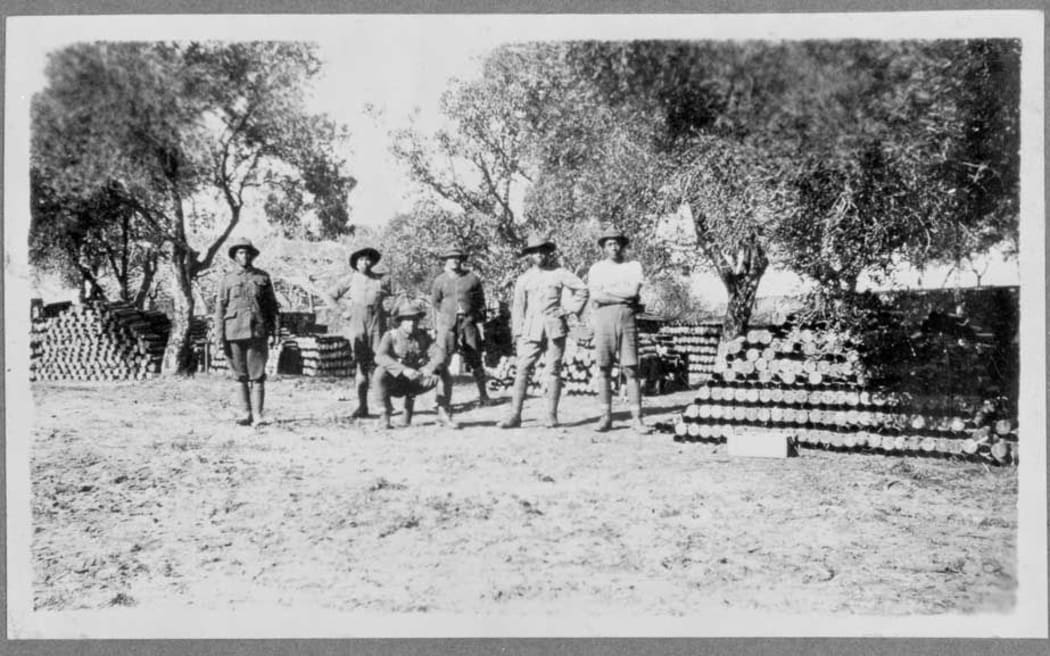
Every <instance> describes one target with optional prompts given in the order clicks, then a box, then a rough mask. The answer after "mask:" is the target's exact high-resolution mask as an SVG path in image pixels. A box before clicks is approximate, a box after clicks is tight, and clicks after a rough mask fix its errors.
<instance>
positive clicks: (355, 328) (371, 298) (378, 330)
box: [330, 271, 393, 370]
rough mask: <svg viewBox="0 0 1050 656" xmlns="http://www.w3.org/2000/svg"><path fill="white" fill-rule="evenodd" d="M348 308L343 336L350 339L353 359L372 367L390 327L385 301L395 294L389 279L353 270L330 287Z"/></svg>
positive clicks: (333, 296)
mask: <svg viewBox="0 0 1050 656" xmlns="http://www.w3.org/2000/svg"><path fill="white" fill-rule="evenodd" d="M330 295H331V296H332V298H334V299H336V300H337V301H339V302H340V305H341V306H343V307H344V308H345V310H344V312H343V314H344V317H345V321H344V323H343V330H342V333H343V336H344V337H346V338H347V340H349V341H350V346H351V349H352V350H353V354H354V362H355V363H359V364H361V365H362V366H364V367H366V368H368V369H369V370H371V369H372V367H373V366H374V364H375V352H376V348H377V347H378V346H379V340H380V338H382V336H383V333H384V332H386V327H387V312H386V304H387V303H388V299H389V298H391V297H392V296H393V290H392V288H391V285H390V279H389V278H387V277H386V276H385V275H383V274H381V273H377V274H372V275H365V274H363V273H361V272H360V271H354V272H352V273H351V274H350V275H349V276H347V277H346V278H344V279H343V280H341V281H340V282H339V283H338V284H337V285H336V286H335V287H333V288H332V290H331V291H330Z"/></svg>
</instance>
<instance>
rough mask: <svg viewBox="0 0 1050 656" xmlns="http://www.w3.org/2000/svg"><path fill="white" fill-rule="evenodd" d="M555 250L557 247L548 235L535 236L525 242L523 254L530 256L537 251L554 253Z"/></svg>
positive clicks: (530, 236)
mask: <svg viewBox="0 0 1050 656" xmlns="http://www.w3.org/2000/svg"><path fill="white" fill-rule="evenodd" d="M555 248H557V247H556V246H555V245H554V242H553V241H551V238H550V237H548V236H547V235H542V234H533V235H529V239H528V241H526V242H525V248H523V249H521V254H522V255H528V254H529V253H535V252H536V251H553V250H554V249H555Z"/></svg>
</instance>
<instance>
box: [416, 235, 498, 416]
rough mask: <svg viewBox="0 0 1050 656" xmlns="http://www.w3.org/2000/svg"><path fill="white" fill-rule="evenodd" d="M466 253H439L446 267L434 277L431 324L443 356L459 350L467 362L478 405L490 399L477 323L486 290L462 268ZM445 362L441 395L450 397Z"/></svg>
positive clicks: (482, 318)
mask: <svg viewBox="0 0 1050 656" xmlns="http://www.w3.org/2000/svg"><path fill="white" fill-rule="evenodd" d="M466 257H467V254H466V252H465V251H464V250H463V249H462V248H451V249H449V250H447V251H445V252H443V253H442V254H441V259H443V260H445V270H444V271H443V272H442V273H441V274H440V275H438V277H437V278H435V279H434V284H433V286H432V287H431V293H430V300H431V302H432V303H433V306H434V315H435V316H434V328H435V332H436V334H437V340H438V341H439V342H441V345H442V349H443V351H444V354H445V357H446V358H447V359H448V360H451V358H452V355H453V354H454V353H457V352H458V353H460V354H461V355H462V356H463V360H464V362H466V363H467V365H468V366H470V370H471V373H472V374H473V375H474V383H475V384H476V385H477V387H478V401H479V402H480V404H481V405H488V404H489V403H490V400H489V395H488V391H487V390H486V389H485V367H484V366H483V365H482V362H481V351H482V334H481V329H480V328H479V325H480V324H482V323H483V322H484V321H485V292H484V289H483V288H482V286H481V278H479V277H478V274H476V273H474V272H473V271H467V270H466V269H464V268H463V261H464V260H465V259H466ZM448 364H449V363H448V362H447V361H446V362H445V363H444V367H443V369H442V371H443V373H442V376H441V387H442V396H444V398H445V399H447V400H449V402H451V400H452V376H451V374H450V373H449V371H448Z"/></svg>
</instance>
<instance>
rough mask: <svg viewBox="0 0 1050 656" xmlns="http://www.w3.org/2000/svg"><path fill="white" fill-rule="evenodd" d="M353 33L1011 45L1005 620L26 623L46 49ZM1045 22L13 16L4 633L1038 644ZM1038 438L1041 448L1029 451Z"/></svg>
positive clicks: (1013, 18)
mask: <svg viewBox="0 0 1050 656" xmlns="http://www.w3.org/2000/svg"><path fill="white" fill-rule="evenodd" d="M354 22H360V23H363V24H366V25H367V26H368V27H369V29H388V30H392V31H393V32H400V33H407V34H425V33H427V32H428V31H430V30H438V31H440V32H442V33H443V34H446V35H448V34H461V35H462V38H464V39H469V40H472V42H475V43H479V44H491V45H496V44H498V43H501V42H507V41H529V40H555V39H558V40H560V39H585V38H586V39H593V38H601V39H633V38H660V39H695V40H703V39H717V40H722V39H762V40H783V39H828V38H834V39H843V38H860V39H938V38H1017V39H1020V40H1021V41H1022V99H1021V134H1022V138H1023V145H1022V160H1021V161H1022V187H1021V226H1020V266H1021V280H1022V284H1021V306H1022V308H1021V317H1022V322H1021V348H1022V357H1021V373H1020V389H1021V390H1024V394H1023V395H1022V397H1021V399H1020V418H1021V427H1022V428H1021V430H1022V431H1023V432H1024V433H1026V437H1027V438H1028V439H1023V438H1022V441H1024V448H1023V450H1022V452H1021V460H1020V464H1019V466H1018V469H1019V473H1018V476H1019V490H1020V491H1019V507H1018V522H1019V531H1018V536H1017V556H1018V567H1017V570H1016V571H1017V572H1018V581H1019V585H1018V589H1017V606H1016V610H1015V612H1013V613H1011V614H1008V615H997V614H986V615H985V614H982V615H938V616H929V615H923V616H905V617H896V616H894V617H862V616H843V615H828V616H824V615H806V616H801V617H800V616H781V615H771V614H764V613H763V614H756V613H743V612H726V613H725V615H724V616H712V615H706V616H705V617H703V618H637V617H630V618H610V617H593V616H590V615H588V614H581V615H580V616H576V617H567V616H560V617H556V618H550V617H537V618H523V617H495V616H492V617H489V616H471V617H460V616H444V615H427V616H424V617H415V616H413V617H408V618H406V617H404V616H391V615H378V616H377V615H365V614H356V613H350V614H345V613H324V612H318V611H316V610H314V609H310V610H309V611H308V612H297V611H295V610H293V611H287V610H285V609H273V608H257V609H252V610H250V611H248V610H246V611H244V612H238V613H235V614H221V613H215V612H208V613H192V612H185V611H180V610H178V609H176V608H165V609H154V610H150V611H143V610H141V609H114V610H106V611H70V612H34V611H33V610H32V592H31V571H32V568H31V566H30V565H31V561H30V551H29V545H30V540H31V535H32V534H31V515H30V508H29V500H30V494H31V481H30V471H29V453H30V426H31V425H32V422H31V414H32V413H31V412H23V410H27V409H31V408H32V404H33V399H32V395H31V394H30V391H29V385H28V371H29V331H28V325H29V302H28V300H29V280H30V277H29V272H30V269H29V265H28V262H27V252H26V248H25V246H26V244H27V240H28V190H29V184H28V166H27V162H28V153H29V109H28V108H29V100H30V97H31V94H32V84H33V83H34V82H33V81H34V80H35V79H36V78H37V77H38V76H39V74H40V73H39V70H37V69H35V68H33V67H35V66H39V65H40V64H41V62H42V60H41V59H40V57H39V53H40V48H41V44H45V45H46V44H50V43H54V44H63V43H68V42H69V40H70V39H76V40H82V41H94V40H144V39H148V40H159V39H177V40H181V39H197V40H203V39H218V40H229V39H231V35H236V39H237V40H259V39H278V40H293V39H294V40H318V39H329V38H333V37H334V36H336V35H337V30H340V29H343V28H344V27H345V26H347V25H350V24H351V23H354ZM1043 38H1044V36H1043V15H1042V13H1040V12H1036V11H959V12H907V13H892V12H883V13H864V14H835V13H827V14H819V13H810V14H802V13H791V14H719V15H698V14H682V15H667V14H662V15H639V14H630V15H622V14H609V15H550V14H547V15H513V16H505V15H398V16H389V15H331V16H325V15H303V16H274V15H256V16H248V15H208V16H206V17H202V16H194V15H187V14H180V15H149V16H45V17H12V18H9V19H8V23H7V43H6V47H7V51H6V62H7V64H6V80H5V81H6V89H5V91H6V107H5V126H4V129H5V153H4V159H5V161H4V183H5V184H4V189H5V194H4V216H5V219H4V221H5V224H4V233H5V239H4V247H5V299H4V304H5V306H4V316H5V326H4V328H5V330H4V334H5V340H6V343H5V352H6V371H5V379H6V386H5V388H6V398H5V399H4V401H5V406H6V408H7V426H6V446H7V452H6V454H5V455H6V458H5V462H6V467H7V470H6V474H7V489H6V494H7V554H8V562H7V576H8V581H7V592H8V599H7V601H8V618H7V619H8V633H9V636H10V637H12V638H110V637H112V638H188V637H193V638H210V637H216V638H217V637H222V638H305V637H314V638H316V637H409V636H411V637H461V636H478V637H481V636H489V637H492V636H501V637H502V636H514V637H533V636H547V637H553V636H565V637H568V636H571V637H580V636H608V637H617V636H660V637H670V636H690V637H692V636H705V637H707V636H746V637H764V636H809V637H815V636H829V637H830V636H907V637H912V636H915V637H919V636H922V637H1019V638H1020V637H1024V638H1046V637H1047V561H1046V554H1047V550H1046V545H1047V535H1046V519H1047V512H1046V511H1047V508H1046V471H1045V463H1046V440H1045V437H1044V427H1045V426H1046V409H1045V405H1044V399H1045V398H1046V394H1045V392H1046V371H1045V368H1046V367H1045V363H1046V353H1045V338H1046V326H1045V320H1044V318H1045V314H1046V312H1045V311H1046V300H1045V299H1046V294H1045V270H1044V266H1045V263H1044V243H1045V235H1044V230H1045V223H1044V216H1045V212H1044V210H1045V208H1044V199H1045V192H1044V183H1045V176H1044V161H1045V159H1044V152H1043V146H1044V137H1043V127H1044V107H1043V101H1044V89H1043V84H1044V71H1043V47H1044V46H1043V44H1044V41H1043ZM1040 437H1044V439H1039V438H1040Z"/></svg>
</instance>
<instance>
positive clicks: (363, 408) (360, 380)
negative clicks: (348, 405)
mask: <svg viewBox="0 0 1050 656" xmlns="http://www.w3.org/2000/svg"><path fill="white" fill-rule="evenodd" d="M354 382H355V383H356V384H357V409H356V410H354V411H353V413H351V414H350V417H351V418H353V419H362V418H364V417H367V416H368V373H367V372H362V373H359V374H358V375H357V376H356V378H355V379H354Z"/></svg>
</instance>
